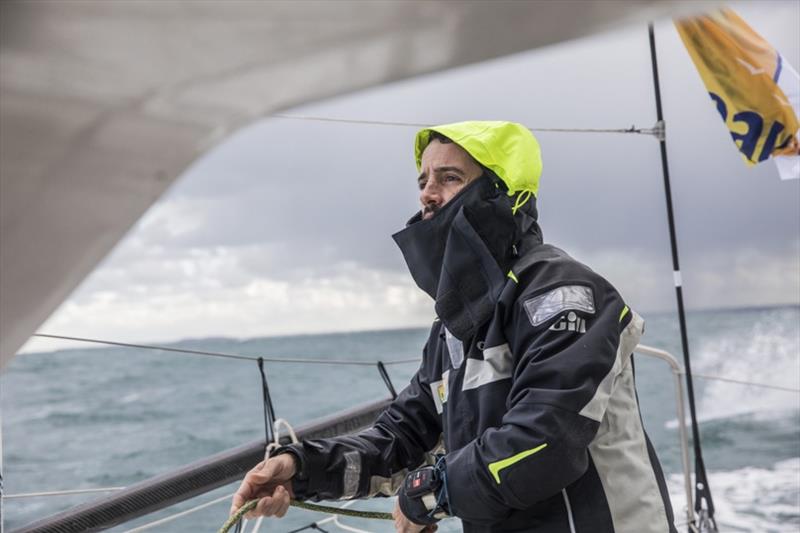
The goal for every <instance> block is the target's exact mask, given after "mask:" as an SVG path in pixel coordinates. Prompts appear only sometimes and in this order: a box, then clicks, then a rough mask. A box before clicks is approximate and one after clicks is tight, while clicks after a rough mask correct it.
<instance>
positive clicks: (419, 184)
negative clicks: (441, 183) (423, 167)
mask: <svg viewBox="0 0 800 533" xmlns="http://www.w3.org/2000/svg"><path fill="white" fill-rule="evenodd" d="M427 184H428V182H427V181H423V180H420V181H418V182H417V185H418V186H419V190H422V189H424V188H425V185H427Z"/></svg>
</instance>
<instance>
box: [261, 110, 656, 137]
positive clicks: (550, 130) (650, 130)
mask: <svg viewBox="0 0 800 533" xmlns="http://www.w3.org/2000/svg"><path fill="white" fill-rule="evenodd" d="M268 116H269V117H270V118H281V119H286V120H306V121H312V122H336V123H340V124H360V125H366V126H400V127H409V128H429V127H431V126H434V125H435V124H423V123H420V122H397V121H390V120H362V119H352V118H335V117H317V116H311V115H284V114H282V113H274V114H271V115H268ZM526 127H527V126H526ZM528 129H529V130H531V131H536V132H546V133H633V134H638V135H653V136H655V137H660V136H661V135H663V130H662V129H661V127H660V126H659V125H658V124H656V126H655V127H653V128H637V127H636V126H631V127H630V128H531V127H528Z"/></svg>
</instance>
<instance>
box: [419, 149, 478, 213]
mask: <svg viewBox="0 0 800 533" xmlns="http://www.w3.org/2000/svg"><path fill="white" fill-rule="evenodd" d="M421 167H422V168H421V173H420V175H419V178H417V182H418V184H419V191H420V193H419V201H420V203H421V204H422V218H423V219H424V220H427V219H429V218H431V217H432V216H433V214H434V213H435V212H436V211H437V210H438V209H440V208H441V207H442V206H444V204H446V203H447V202H449V201H450V200H451V199H452V198H453V196H455V195H456V194H457V193H458V191H460V190H461V189H463V188H464V186H465V185H466V184H467V183H469V182H471V181H472V180H475V179H477V178H479V177H480V176H481V174H483V170H482V169H481V167H480V166H479V165H478V164H477V163H476V162H475V160H473V159H472V157H470V155H469V154H468V153H467V152H466V150H464V149H463V148H461V147H460V146H458V145H457V144H455V143H441V142H439V141H438V140H436V139H434V140H433V141H431V143H430V144H428V146H427V147H426V148H425V151H424V152H423V153H422V164H421Z"/></svg>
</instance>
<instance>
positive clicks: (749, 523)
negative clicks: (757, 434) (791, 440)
mask: <svg viewBox="0 0 800 533" xmlns="http://www.w3.org/2000/svg"><path fill="white" fill-rule="evenodd" d="M708 478H709V480H708V482H709V485H710V486H711V489H712V491H713V492H712V494H713V498H714V506H715V508H716V513H715V518H716V521H717V525H718V526H719V529H720V531H733V532H736V531H741V532H753V531H758V532H761V533H784V532H785V533H797V531H798V530H800V457H795V458H792V459H786V460H784V461H779V462H777V463H775V464H774V465H773V466H772V468H756V467H744V468H740V469H737V470H731V471H724V472H710V473H709V476H708ZM668 484H669V492H670V497H671V498H672V507H673V509H675V517H676V521H677V522H678V523H681V522H682V521H683V517H684V516H685V515H686V513H685V509H686V496H685V492H684V489H683V476H682V475H679V474H673V475H671V476H670V477H669V479H668Z"/></svg>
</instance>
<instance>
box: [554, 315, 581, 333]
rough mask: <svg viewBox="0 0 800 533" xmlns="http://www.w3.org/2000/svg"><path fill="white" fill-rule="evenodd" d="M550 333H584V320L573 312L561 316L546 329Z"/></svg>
mask: <svg viewBox="0 0 800 533" xmlns="http://www.w3.org/2000/svg"><path fill="white" fill-rule="evenodd" d="M547 329H549V330H552V331H575V332H577V333H586V320H584V319H583V318H581V317H579V316H578V315H577V314H576V313H575V311H570V312H569V313H567V314H566V315H565V316H562V317H561V318H559V319H558V320H556V321H555V323H553V325H552V326H550V327H549V328H547Z"/></svg>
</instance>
